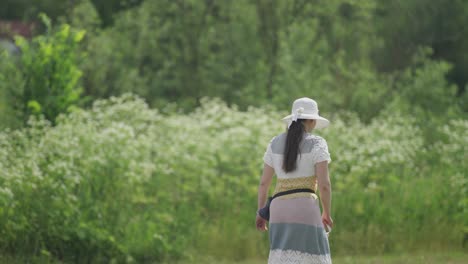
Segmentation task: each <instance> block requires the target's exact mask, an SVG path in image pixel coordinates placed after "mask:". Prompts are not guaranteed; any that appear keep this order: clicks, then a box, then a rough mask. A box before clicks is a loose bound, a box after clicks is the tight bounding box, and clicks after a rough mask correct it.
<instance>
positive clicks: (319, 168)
mask: <svg viewBox="0 0 468 264" xmlns="http://www.w3.org/2000/svg"><path fill="white" fill-rule="evenodd" d="M315 175H317V182H318V187H319V191H320V201H321V203H322V209H323V214H322V222H323V224H328V225H329V226H330V227H333V220H332V219H331V182H330V177H329V175H328V162H327V161H326V160H324V161H321V162H317V163H316V164H315Z"/></svg>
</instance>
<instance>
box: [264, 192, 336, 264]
mask: <svg viewBox="0 0 468 264" xmlns="http://www.w3.org/2000/svg"><path fill="white" fill-rule="evenodd" d="M288 196H289V197H288ZM268 225H269V238H270V253H269V257H268V264H309V263H310V264H329V263H331V255H330V247H329V244H328V237H327V235H326V233H325V229H324V228H323V224H322V217H321V213H320V207H319V200H318V199H317V198H316V196H315V195H312V196H308V197H303V196H302V197H297V196H294V194H293V195H292V196H291V195H286V196H282V197H278V198H276V199H274V200H273V201H272V202H271V205H270V222H269V224H268Z"/></svg>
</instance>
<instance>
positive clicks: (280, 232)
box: [263, 133, 331, 264]
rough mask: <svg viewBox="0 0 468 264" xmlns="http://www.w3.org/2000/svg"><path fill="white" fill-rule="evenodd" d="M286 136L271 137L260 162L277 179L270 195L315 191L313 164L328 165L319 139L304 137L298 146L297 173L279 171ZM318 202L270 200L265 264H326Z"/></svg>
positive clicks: (309, 197)
mask: <svg viewBox="0 0 468 264" xmlns="http://www.w3.org/2000/svg"><path fill="white" fill-rule="evenodd" d="M285 143H286V133H282V134H280V135H277V136H275V137H273V138H272V139H271V141H270V143H269V144H268V147H267V149H266V151H265V154H264V157H263V160H264V162H265V163H266V164H268V165H269V166H271V167H273V168H274V170H275V174H276V176H277V177H278V178H277V181H276V186H275V191H274V193H278V192H282V191H286V190H290V189H297V188H312V189H313V190H315V191H316V190H317V176H316V175H315V163H317V162H320V161H324V160H326V161H327V162H328V163H330V162H331V158H330V153H329V152H328V145H327V142H326V140H325V139H324V138H323V137H320V136H318V135H313V134H311V133H304V135H303V138H302V141H301V143H300V146H299V152H300V154H299V155H298V158H297V169H296V170H294V171H292V172H288V173H285V172H284V170H283V169H282V164H283V151H284V147H285ZM321 219H322V218H321V212H320V207H319V199H318V197H317V195H316V194H313V193H293V194H288V195H284V196H280V197H277V198H275V199H273V201H272V202H271V204H270V221H269V223H268V230H269V239H270V252H269V257H268V264H329V263H331V254H330V247H329V243H328V237H327V235H326V233H325V229H324V227H323V223H322V220H321Z"/></svg>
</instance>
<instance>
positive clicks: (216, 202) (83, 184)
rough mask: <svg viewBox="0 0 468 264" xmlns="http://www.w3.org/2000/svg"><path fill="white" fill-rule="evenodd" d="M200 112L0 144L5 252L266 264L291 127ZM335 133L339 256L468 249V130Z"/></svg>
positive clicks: (128, 103)
mask: <svg viewBox="0 0 468 264" xmlns="http://www.w3.org/2000/svg"><path fill="white" fill-rule="evenodd" d="M201 102H202V104H201V106H200V107H199V108H197V109H196V110H195V111H193V112H191V113H189V114H180V113H177V112H173V113H170V114H162V113H161V112H160V111H159V110H156V109H150V108H149V107H148V105H147V104H146V103H145V102H144V101H143V100H141V99H140V98H138V97H135V96H132V95H130V94H125V95H123V96H122V97H117V98H116V97H112V98H110V99H109V100H99V101H96V102H95V103H94V104H93V107H92V108H91V109H89V110H76V111H74V112H72V113H70V114H67V115H60V116H59V117H58V118H57V122H56V125H55V126H51V123H50V122H49V121H46V120H45V119H43V118H36V117H31V119H30V120H29V123H28V126H27V127H25V128H23V129H20V130H7V131H4V132H1V133H0V171H1V172H2V175H1V177H0V186H1V188H0V208H1V210H0V248H1V249H2V250H3V251H5V252H8V253H9V254H21V255H28V254H33V255H38V254H46V255H50V256H52V257H56V258H59V259H63V260H69V261H74V262H96V261H98V262H109V261H117V262H137V263H142V262H151V261H153V262H154V261H157V262H165V261H167V262H169V261H174V260H175V259H180V258H191V257H198V256H199V255H213V256H215V257H217V258H230V259H244V258H249V257H258V256H259V255H261V256H266V254H267V253H268V239H267V236H266V235H265V234H262V233H259V232H257V231H256V230H255V227H254V217H255V210H256V197H257V187H258V182H259V179H260V175H261V169H262V160H261V156H262V155H263V152H264V151H265V148H266V145H267V143H268V141H269V140H270V139H271V137H272V136H273V135H276V134H277V133H280V132H281V131H282V130H283V129H284V126H283V124H282V123H281V121H280V120H279V119H280V117H282V116H283V115H285V114H286V113H281V112H277V111H274V110H272V109H267V108H253V107H251V108H249V109H248V111H245V112H241V111H239V110H238V109H237V107H236V106H233V107H228V106H227V105H226V104H225V103H224V102H222V101H220V100H218V99H207V98H204V99H203V100H201ZM173 108H175V109H177V108H178V107H177V105H173ZM166 111H167V110H166ZM331 121H332V125H331V126H330V127H329V128H328V129H326V130H324V131H316V132H315V133H318V134H321V135H322V136H324V137H325V138H326V139H327V141H328V142H329V149H330V152H331V155H332V159H333V160H334V161H333V162H332V163H331V164H330V175H331V179H332V186H333V206H332V208H333V217H334V219H335V222H336V228H335V229H334V231H333V232H334V233H333V235H332V237H331V243H332V250H333V252H335V253H338V254H340V253H353V252H359V253H360V254H362V253H388V252H397V251H404V250H408V249H413V248H414V249H427V248H435V247H437V248H444V247H449V246H455V247H458V246H460V243H458V242H461V236H462V233H461V231H462V230H463V223H462V219H463V217H464V215H463V210H465V212H466V199H464V198H463V197H466V181H465V180H464V177H463V175H464V172H465V171H466V167H463V166H459V164H460V162H461V160H459V159H460V158H461V159H462V158H463V151H465V149H464V146H466V145H467V143H468V142H466V137H464V136H463V135H464V134H463V133H464V131H466V128H467V122H466V120H456V121H453V122H450V123H447V124H446V125H445V126H441V127H440V128H438V129H440V130H441V131H440V133H442V134H445V135H446V137H445V138H443V139H441V140H440V142H438V143H434V145H433V146H432V145H431V146H429V145H425V144H424V143H423V142H424V141H423V139H422V132H421V128H420V127H418V126H416V125H414V124H415V120H414V119H413V118H410V117H408V116H405V115H404V114H398V113H394V114H391V115H390V114H384V113H382V114H381V115H379V117H378V118H377V119H376V120H375V122H372V123H371V124H369V125H366V124H364V123H362V122H361V121H360V120H359V119H358V118H357V117H356V115H355V114H353V113H348V114H344V113H343V114H341V115H340V116H339V118H338V117H337V118H334V119H333V120H331ZM432 154H434V155H432ZM454 155H455V156H456V157H458V158H457V159H450V158H448V157H451V156H454ZM447 168H449V170H447ZM446 179H450V184H440V183H441V182H445V180H446ZM435 186H437V188H435ZM454 186H457V188H454ZM445 195H446V196H447V197H450V198H449V200H447V199H448V198H445ZM454 201H456V202H454ZM459 211H462V212H459ZM41 252H42V253H41Z"/></svg>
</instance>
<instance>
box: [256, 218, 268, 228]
mask: <svg viewBox="0 0 468 264" xmlns="http://www.w3.org/2000/svg"><path fill="white" fill-rule="evenodd" d="M255 224H256V226H257V230H258V231H261V232H265V231H267V230H268V227H267V221H266V220H265V219H263V218H261V217H260V216H259V215H258V214H257V219H256V220H255Z"/></svg>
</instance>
